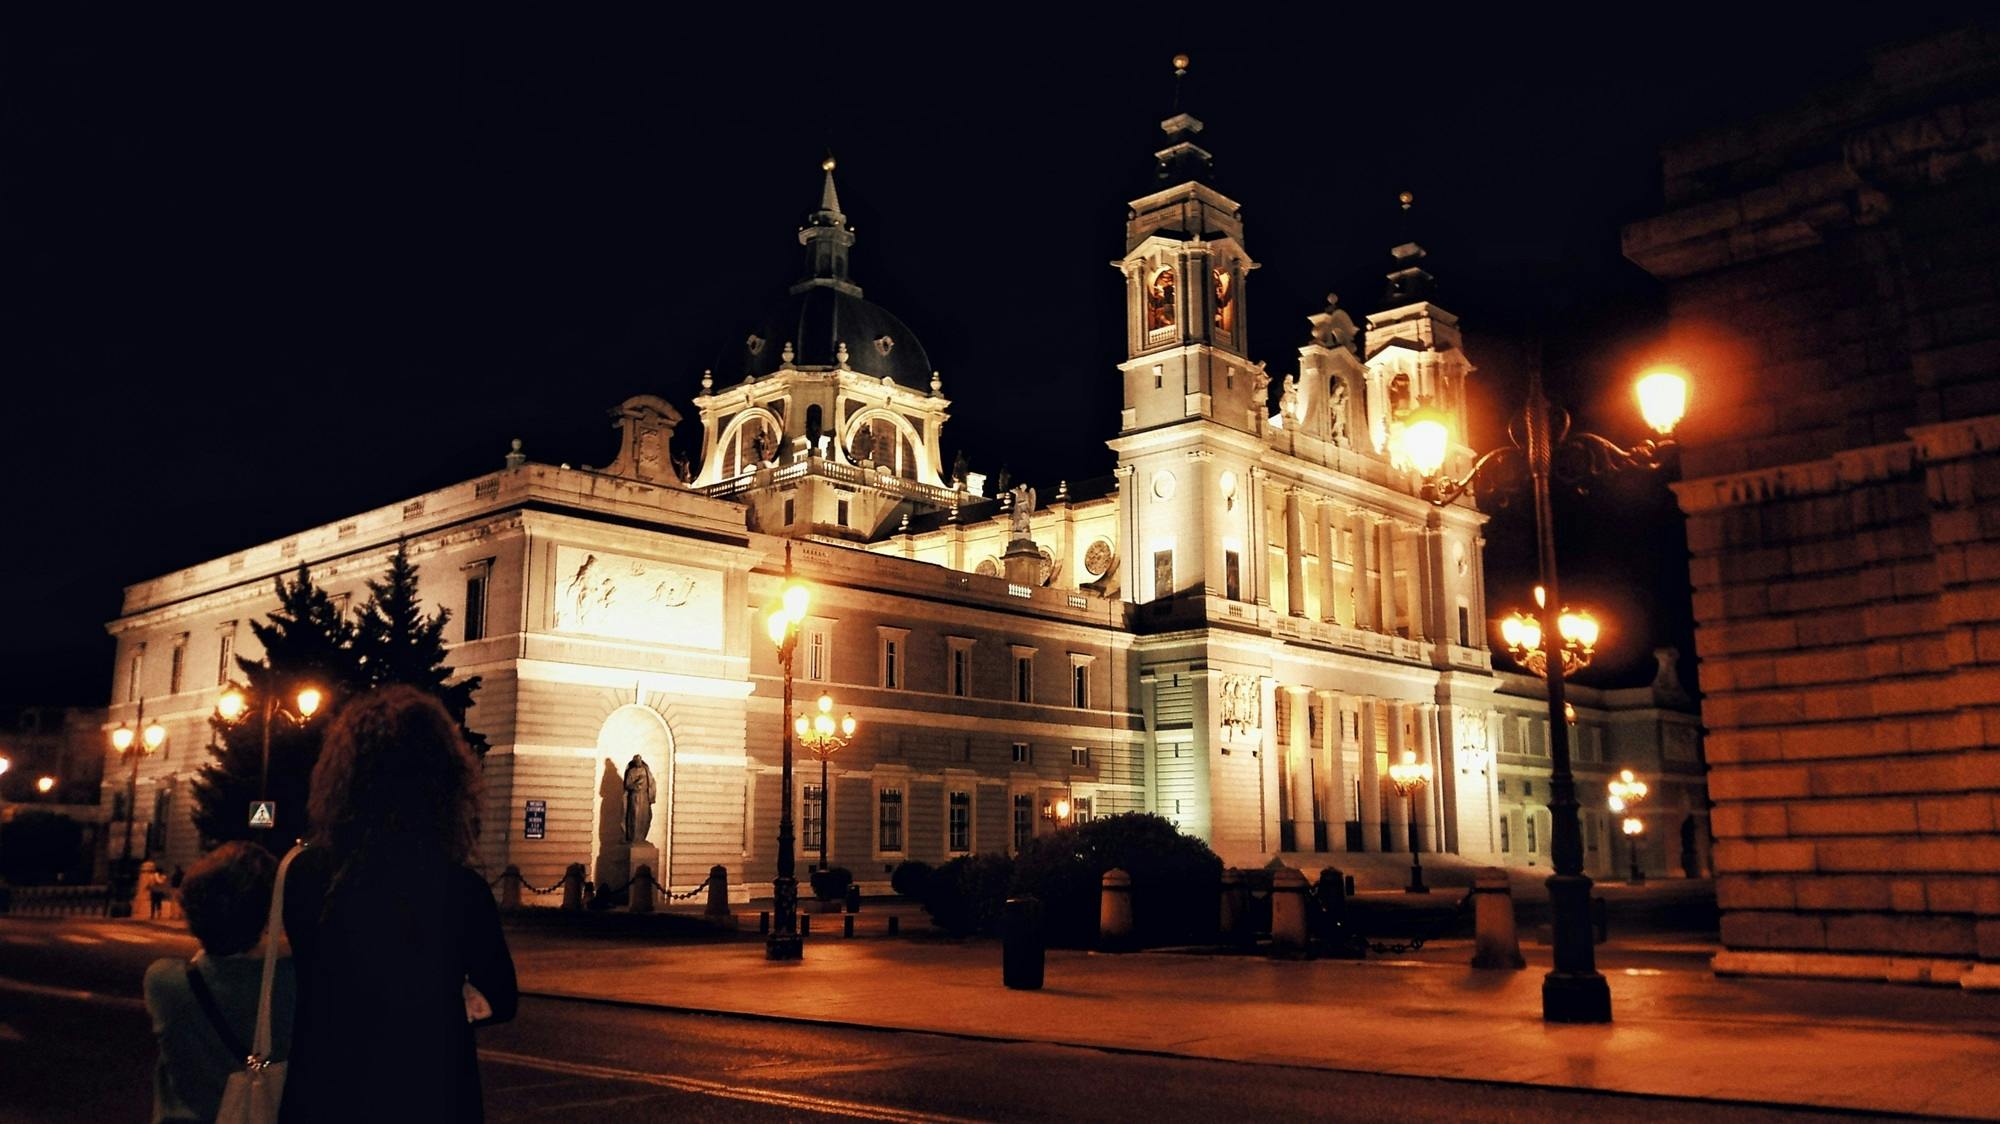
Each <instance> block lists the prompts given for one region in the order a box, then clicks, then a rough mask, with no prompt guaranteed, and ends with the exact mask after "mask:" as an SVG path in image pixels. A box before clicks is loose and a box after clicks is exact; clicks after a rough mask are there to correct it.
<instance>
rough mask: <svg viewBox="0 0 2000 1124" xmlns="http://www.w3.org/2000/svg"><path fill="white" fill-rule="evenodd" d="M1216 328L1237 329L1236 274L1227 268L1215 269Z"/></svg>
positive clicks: (1219, 330) (1223, 330)
mask: <svg viewBox="0 0 2000 1124" xmlns="http://www.w3.org/2000/svg"><path fill="white" fill-rule="evenodd" d="M1215 329H1216V331H1218V332H1233V331H1235V330H1236V274H1235V272H1233V271H1231V270H1227V269H1218V270H1216V271H1215Z"/></svg>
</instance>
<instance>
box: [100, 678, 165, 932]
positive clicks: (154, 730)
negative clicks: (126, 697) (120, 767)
mask: <svg viewBox="0 0 2000 1124" xmlns="http://www.w3.org/2000/svg"><path fill="white" fill-rule="evenodd" d="M166 744H167V728H166V727H165V726H162V725H160V723H159V722H158V721H157V720H155V721H152V722H148V721H146V700H145V699H140V700H139V713H138V714H137V715H136V716H135V717H134V718H133V721H132V724H130V725H127V724H126V723H123V722H120V723H119V724H118V727H117V729H114V730H112V731H111V748H113V749H115V750H117V751H118V752H119V753H120V754H121V755H123V756H126V757H130V758H131V759H132V772H131V773H130V775H129V776H128V777H127V779H126V781H125V847H124V851H123V853H122V854H121V855H120V857H119V859H118V875H117V877H116V878H114V879H113V881H114V882H115V883H116V884H117V890H116V891H114V892H113V894H112V897H111V911H110V912H111V915H112V916H113V917H126V916H129V915H130V913H131V910H132V892H131V891H132V882H131V880H132V876H133V874H134V873H135V872H134V871H133V870H132V823H133V821H135V820H137V819H138V818H139V761H140V759H142V758H144V757H147V756H149V755H151V754H154V753H158V752H159V751H160V747H161V746H164V745H166ZM119 891H122V892H119Z"/></svg>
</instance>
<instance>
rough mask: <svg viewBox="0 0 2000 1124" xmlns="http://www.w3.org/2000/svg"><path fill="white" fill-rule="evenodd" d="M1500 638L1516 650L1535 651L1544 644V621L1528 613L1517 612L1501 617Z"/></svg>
mask: <svg viewBox="0 0 2000 1124" xmlns="http://www.w3.org/2000/svg"><path fill="white" fill-rule="evenodd" d="M1500 638H1501V639H1502V640H1505V641H1506V642H1507V647H1508V648H1510V649H1512V650H1514V651H1517V652H1532V651H1535V650H1536V649H1538V648H1540V647H1541V646H1542V622H1540V621H1538V620H1536V619H1535V618H1533V617H1531V616H1529V615H1528V614H1526V613H1515V614H1513V615H1511V616H1508V617H1505V618H1502V619H1501V621H1500Z"/></svg>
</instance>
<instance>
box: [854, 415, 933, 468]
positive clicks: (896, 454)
mask: <svg viewBox="0 0 2000 1124" xmlns="http://www.w3.org/2000/svg"><path fill="white" fill-rule="evenodd" d="M847 448H848V455H849V456H850V457H851V458H853V459H854V460H856V461H862V460H866V461H872V462H873V463H874V464H875V465H876V466H877V467H886V468H888V470H889V471H890V472H891V473H893V474H894V475H896V476H900V477H902V478H903V479H905V480H915V479H916V478H917V446H916V443H915V442H913V441H911V440H910V435H909V432H908V431H907V430H905V429H904V428H903V427H902V426H900V425H897V424H896V423H895V422H894V421H892V420H890V419H889V418H886V417H884V416H882V415H881V414H875V415H872V416H871V417H869V418H867V419H866V420H864V421H863V422H862V423H861V424H860V425H858V426H856V427H855V429H854V436H853V437H852V438H851V439H849V441H848V443H847Z"/></svg>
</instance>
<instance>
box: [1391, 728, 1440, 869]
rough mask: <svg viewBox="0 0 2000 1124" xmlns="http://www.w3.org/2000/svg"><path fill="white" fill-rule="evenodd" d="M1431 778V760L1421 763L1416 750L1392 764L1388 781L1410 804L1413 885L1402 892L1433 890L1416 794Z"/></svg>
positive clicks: (1407, 752)
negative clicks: (1428, 879) (1420, 835)
mask: <svg viewBox="0 0 2000 1124" xmlns="http://www.w3.org/2000/svg"><path fill="white" fill-rule="evenodd" d="M1430 779H1431V767H1430V763H1429V762H1423V763H1419V762H1418V761H1417V754H1416V751H1415V750H1410V749H1406V750H1404V751H1403V759H1402V760H1401V761H1398V762H1396V763H1395V764H1394V765H1391V766H1389V783H1390V784H1392V785H1395V786H1396V795H1398V796H1401V797H1402V798H1404V799H1405V800H1407V801H1409V804H1410V884H1409V885H1408V886H1405V887H1403V892H1404V893H1408V894H1428V893H1430V892H1431V888H1430V887H1429V886H1426V885H1424V864H1423V851H1424V849H1423V847H1422V846H1420V845H1419V840H1418V839H1417V793H1418V792H1419V791H1420V790H1421V789H1422V788H1423V787H1424V785H1426V784H1428V783H1429V782H1430Z"/></svg>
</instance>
